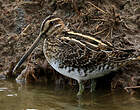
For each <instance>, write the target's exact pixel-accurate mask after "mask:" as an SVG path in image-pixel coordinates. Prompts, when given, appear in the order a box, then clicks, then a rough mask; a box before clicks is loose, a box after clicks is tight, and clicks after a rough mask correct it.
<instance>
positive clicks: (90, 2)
mask: <svg viewBox="0 0 140 110" xmlns="http://www.w3.org/2000/svg"><path fill="white" fill-rule="evenodd" d="M87 3H89V4H90V5H92V6H93V7H95V8H96V9H98V10H99V11H101V12H102V13H104V14H107V13H106V12H105V11H104V10H102V9H101V8H99V7H97V6H96V5H94V4H93V3H91V2H89V1H88V2H87Z"/></svg>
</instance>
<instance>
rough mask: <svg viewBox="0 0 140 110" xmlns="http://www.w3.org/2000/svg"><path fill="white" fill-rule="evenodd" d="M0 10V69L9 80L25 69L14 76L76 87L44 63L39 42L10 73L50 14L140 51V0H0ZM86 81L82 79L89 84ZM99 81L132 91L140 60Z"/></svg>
mask: <svg viewBox="0 0 140 110" xmlns="http://www.w3.org/2000/svg"><path fill="white" fill-rule="evenodd" d="M0 13H1V14H0V56H1V57H0V72H1V74H5V75H6V76H7V77H9V78H10V77H12V76H17V74H20V73H21V71H22V70H23V68H25V67H26V69H24V71H22V75H20V76H19V77H18V78H22V77H23V78H26V79H27V80H28V82H33V81H36V82H40V81H41V82H42V81H45V82H50V81H51V82H54V83H55V84H56V83H57V84H59V85H62V86H64V85H67V84H68V85H70V86H71V87H76V86H75V85H76V83H75V81H74V80H72V79H69V78H66V77H63V76H61V75H60V74H58V73H57V72H55V71H54V70H53V69H52V68H51V67H50V66H49V65H48V64H47V62H46V61H45V58H44V55H43V52H42V43H40V45H39V46H38V48H36V49H35V51H34V52H33V53H32V55H31V56H30V58H28V60H27V62H26V63H24V65H23V66H22V67H21V68H20V69H19V70H18V71H17V74H16V75H13V74H12V69H13V67H14V66H15V64H16V63H17V61H18V60H19V59H20V57H21V56H22V55H23V54H24V52H25V51H26V50H27V49H28V47H29V46H30V45H31V44H32V42H33V41H34V40H35V38H36V37H37V35H38V34H39V29H40V24H41V22H42V21H43V19H44V18H45V17H46V16H48V15H50V14H55V15H56V16H58V17H61V18H62V19H63V20H64V22H65V25H67V26H68V27H69V28H70V29H71V30H74V31H78V32H82V33H85V34H90V35H93V36H94V37H96V38H98V39H102V40H103V41H104V40H107V41H108V43H109V44H110V45H114V46H116V47H117V48H121V49H124V48H127V49H130V50H135V52H134V53H135V54H136V55H140V1H139V0H3V1H2V0H1V1H0ZM89 82H90V81H87V82H85V85H87V87H88V85H89ZM97 82H98V83H97V88H100V87H104V86H105V87H112V88H117V87H122V88H124V89H125V90H126V91H127V92H130V93H131V94H132V93H133V92H134V91H133V89H134V88H139V85H140V83H139V82H140V63H139V62H136V63H135V64H130V65H128V66H127V67H125V68H122V69H121V70H119V71H117V72H116V74H114V73H112V74H110V75H108V76H106V77H104V78H99V79H98V80H97ZM103 82H105V83H103Z"/></svg>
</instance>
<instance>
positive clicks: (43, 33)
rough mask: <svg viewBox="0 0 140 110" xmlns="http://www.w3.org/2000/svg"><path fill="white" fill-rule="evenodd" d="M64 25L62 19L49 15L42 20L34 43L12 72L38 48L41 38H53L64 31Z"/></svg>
mask: <svg viewBox="0 0 140 110" xmlns="http://www.w3.org/2000/svg"><path fill="white" fill-rule="evenodd" d="M64 27H65V25H64V22H63V21H62V19H60V18H57V17H55V16H53V15H50V16H48V17H46V18H45V19H44V21H43V22H42V24H41V28H40V33H39V35H38V37H37V38H36V40H35V41H34V43H33V44H32V45H31V47H30V48H29V49H28V50H27V51H26V53H25V54H24V55H23V56H22V58H21V59H20V61H19V62H18V63H17V65H16V66H15V68H14V69H13V72H14V71H15V70H16V69H17V68H18V67H20V65H21V64H22V63H23V62H24V61H25V60H26V59H27V57H28V56H29V55H30V54H31V53H32V51H33V50H34V49H35V48H36V47H37V46H38V44H39V41H40V40H41V39H42V38H46V39H47V38H48V37H49V36H53V35H54V36H55V35H57V34H60V33H61V31H62V30H63V29H64Z"/></svg>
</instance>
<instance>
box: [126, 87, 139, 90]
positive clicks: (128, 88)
mask: <svg viewBox="0 0 140 110" xmlns="http://www.w3.org/2000/svg"><path fill="white" fill-rule="evenodd" d="M137 88H140V86H131V87H125V88H124V89H125V90H127V89H137Z"/></svg>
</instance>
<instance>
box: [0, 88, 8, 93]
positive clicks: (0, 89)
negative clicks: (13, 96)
mask: <svg viewBox="0 0 140 110" xmlns="http://www.w3.org/2000/svg"><path fill="white" fill-rule="evenodd" d="M5 90H8V88H6V87H0V92H3V91H5Z"/></svg>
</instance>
